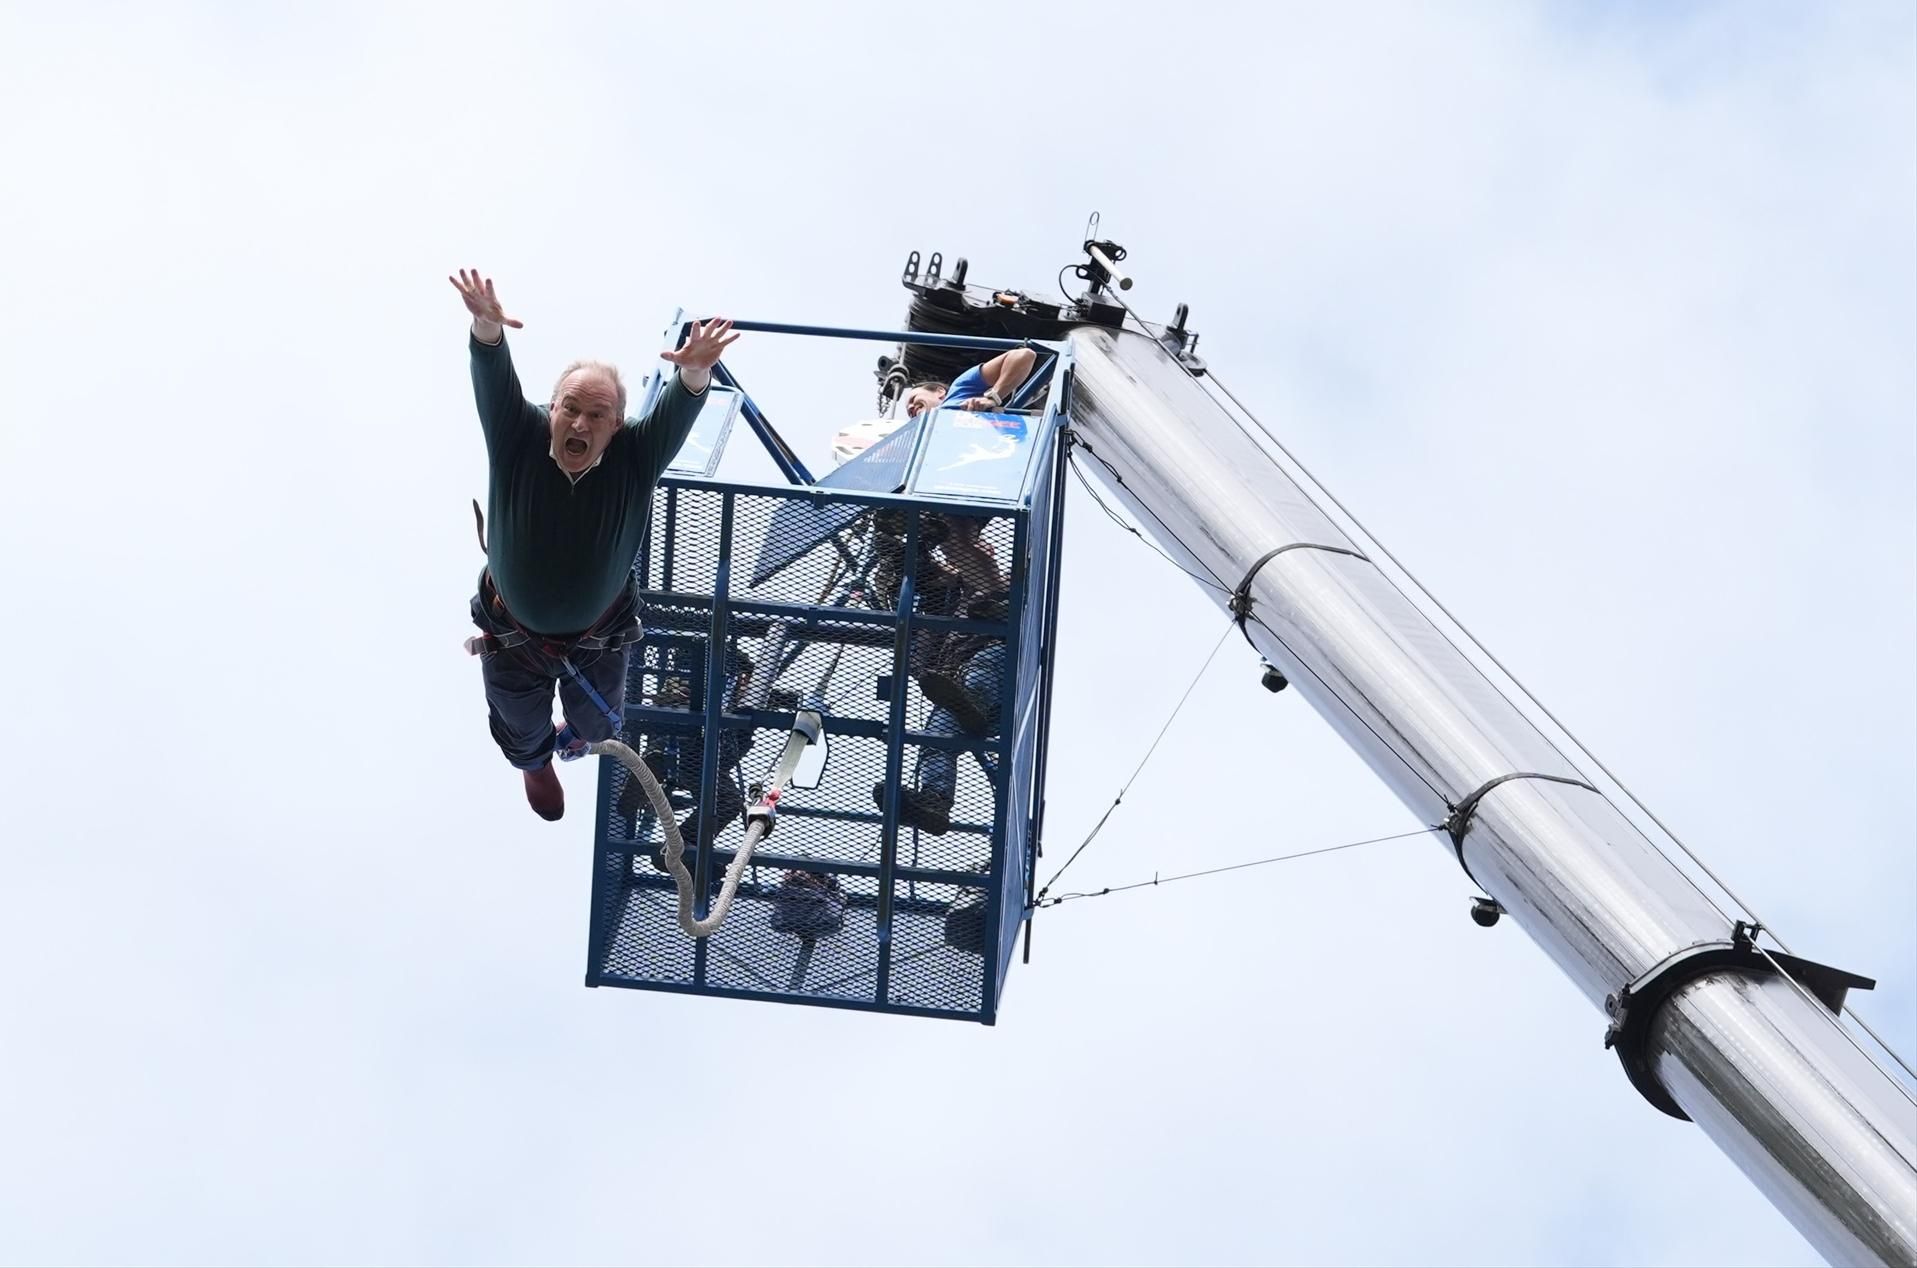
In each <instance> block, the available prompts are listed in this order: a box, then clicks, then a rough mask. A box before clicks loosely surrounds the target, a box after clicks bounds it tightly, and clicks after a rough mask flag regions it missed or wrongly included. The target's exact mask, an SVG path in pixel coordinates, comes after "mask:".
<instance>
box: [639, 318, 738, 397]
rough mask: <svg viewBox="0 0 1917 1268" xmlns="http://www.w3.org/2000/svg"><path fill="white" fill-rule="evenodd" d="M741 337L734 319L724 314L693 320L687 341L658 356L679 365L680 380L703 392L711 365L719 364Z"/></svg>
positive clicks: (709, 375) (708, 380)
mask: <svg viewBox="0 0 1917 1268" xmlns="http://www.w3.org/2000/svg"><path fill="white" fill-rule="evenodd" d="M738 341H739V336H738V333H737V332H735V331H734V330H733V329H732V323H731V322H729V321H727V320H726V319H725V318H723V317H714V318H713V319H712V320H711V321H708V322H704V323H700V322H696V321H695V322H693V323H692V329H691V330H690V331H689V332H687V334H686V341H685V342H684V343H682V344H680V345H679V346H678V347H677V348H673V349H671V350H670V351H667V352H662V353H660V354H659V356H660V358H661V359H662V360H666V361H670V362H672V363H673V364H674V365H676V366H678V367H679V381H680V382H681V383H683V384H685V385H686V387H687V389H688V390H690V391H693V392H703V391H705V390H706V384H707V383H709V382H711V377H712V367H713V366H715V365H717V364H719V358H720V357H722V356H724V355H725V350H726V349H727V348H730V347H731V346H732V345H733V344H735V343H737V342H738Z"/></svg>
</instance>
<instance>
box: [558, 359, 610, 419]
mask: <svg viewBox="0 0 1917 1268" xmlns="http://www.w3.org/2000/svg"><path fill="white" fill-rule="evenodd" d="M575 374H583V375H586V376H587V377H589V378H595V379H600V380H602V381H604V382H605V383H606V384H608V385H609V386H610V387H611V388H612V392H613V397H614V398H615V400H616V401H617V402H618V404H617V406H616V407H615V408H617V409H618V411H619V417H620V418H621V419H624V418H625V416H626V381H625V380H624V379H622V378H620V377H619V367H618V366H616V365H614V364H612V363H611V362H610V361H591V360H582V361H575V362H573V363H572V364H571V365H569V366H567V367H566V368H565V369H564V370H561V371H560V372H559V382H557V383H555V384H553V387H552V399H553V400H554V401H555V402H557V401H558V400H559V398H560V396H561V395H562V394H563V393H564V392H565V390H566V381H567V380H568V379H570V378H572V377H573V376H574V375H575Z"/></svg>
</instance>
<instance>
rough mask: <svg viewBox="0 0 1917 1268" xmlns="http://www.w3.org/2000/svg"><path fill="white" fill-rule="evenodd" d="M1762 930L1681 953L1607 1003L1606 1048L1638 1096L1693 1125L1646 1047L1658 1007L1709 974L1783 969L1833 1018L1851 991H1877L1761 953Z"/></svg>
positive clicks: (1811, 964)
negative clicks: (1614, 1053)
mask: <svg viewBox="0 0 1917 1268" xmlns="http://www.w3.org/2000/svg"><path fill="white" fill-rule="evenodd" d="M1759 932H1760V929H1759V926H1757V925H1754V924H1746V923H1744V922H1743V921H1742V920H1740V921H1737V922H1736V923H1735V924H1733V925H1732V926H1731V940H1730V941H1729V942H1710V943H1705V944H1704V945H1702V946H1696V947H1691V948H1690V949H1688V950H1685V951H1681V952H1679V953H1678V954H1677V955H1674V956H1672V957H1671V958H1670V959H1667V960H1665V961H1664V962H1663V963H1662V964H1659V965H1657V966H1656V967H1654V968H1652V969H1651V970H1650V971H1649V972H1647V973H1645V974H1644V975H1643V976H1642V977H1640V978H1638V980H1637V981H1635V982H1632V983H1631V984H1630V985H1628V986H1625V987H1623V988H1621V989H1619V990H1618V991H1617V993H1616V994H1613V995H1607V996H1605V999H1604V1011H1605V1012H1607V1013H1609V1014H1610V1015H1611V1024H1610V1026H1609V1027H1607V1028H1606V1029H1605V1032H1604V1046H1605V1047H1606V1048H1615V1049H1617V1056H1618V1061H1619V1062H1620V1063H1621V1064H1622V1065H1623V1066H1624V1074H1625V1077H1626V1078H1628V1079H1630V1080H1631V1086H1632V1087H1634V1088H1636V1089H1637V1090H1638V1094H1639V1095H1641V1096H1642V1097H1643V1098H1644V1099H1645V1100H1647V1101H1649V1102H1650V1103H1651V1104H1652V1105H1655V1106H1656V1107H1657V1108H1658V1109H1660V1110H1662V1111H1663V1112H1664V1113H1666V1114H1669V1115H1670V1116H1671V1117H1672V1118H1681V1119H1683V1120H1684V1121H1686V1122H1689V1121H1690V1117H1691V1116H1690V1115H1689V1114H1686V1113H1685V1112H1684V1111H1683V1110H1682V1109H1680V1108H1679V1107H1678V1104H1677V1102H1676V1101H1674V1100H1672V1099H1671V1094H1670V1093H1669V1092H1666V1091H1665V1090H1664V1085H1663V1084H1661V1083H1659V1082H1658V1080H1657V1075H1656V1074H1655V1073H1653V1071H1652V1070H1651V1062H1650V1058H1649V1056H1648V1054H1647V1052H1646V1048H1647V1047H1648V1043H1649V1039H1650V1034H1651V1022H1652V1020H1653V1019H1654V1018H1655V1017H1656V1016H1657V1012H1658V1009H1659V1007H1661V1006H1662V1005H1663V1004H1664V1002H1665V1001H1666V1000H1668V999H1669V998H1670V997H1671V996H1672V995H1673V994H1675V993H1676V992H1677V990H1678V989H1679V988H1680V987H1683V986H1685V985H1687V984H1689V983H1691V982H1694V981H1696V980H1697V979H1698V978H1700V977H1704V976H1706V975H1708V974H1711V973H1743V974H1746V975H1747V976H1750V977H1758V978H1762V977H1769V976H1770V975H1772V974H1774V973H1776V972H1778V971H1779V970H1780V969H1781V970H1782V971H1783V972H1784V973H1785V974H1786V975H1787V976H1789V977H1790V978H1792V979H1793V980H1795V981H1796V982H1798V983H1799V984H1800V985H1802V986H1803V987H1804V988H1805V989H1806V990H1808V991H1809V992H1810V993H1811V994H1812V995H1814V996H1816V998H1817V1001H1818V1002H1819V1003H1821V1004H1822V1005H1824V1007H1826V1008H1828V1009H1830V1010H1831V1012H1833V1013H1841V1012H1843V1010H1844V997H1845V996H1846V995H1847V994H1849V993H1850V992H1851V991H1854V990H1856V991H1868V990H1870V989H1872V988H1873V987H1875V986H1876V985H1877V983H1876V981H1875V980H1874V979H1872V978H1868V977H1860V976H1859V975H1857V974H1855V973H1847V972H1845V971H1844V970H1843V969H1834V968H1831V967H1830V966H1829V965H1827V964H1818V963H1816V962H1815V961H1812V960H1805V959H1801V958H1799V957H1797V956H1794V955H1785V954H1784V953H1783V952H1782V951H1767V950H1759V949H1758V946H1757V935H1758V933H1759Z"/></svg>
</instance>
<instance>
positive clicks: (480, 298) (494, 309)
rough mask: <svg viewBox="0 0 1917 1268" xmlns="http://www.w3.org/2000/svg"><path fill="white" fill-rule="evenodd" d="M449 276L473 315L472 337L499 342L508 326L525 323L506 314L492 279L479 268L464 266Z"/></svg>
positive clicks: (518, 325)
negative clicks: (481, 275) (480, 273)
mask: <svg viewBox="0 0 1917 1268" xmlns="http://www.w3.org/2000/svg"><path fill="white" fill-rule="evenodd" d="M446 280H447V281H449V282H451V283H452V284H453V289H454V290H456V291H458V292H459V297H460V298H461V299H463V300H465V301H466V311H467V312H469V313H471V314H472V315H473V338H475V339H477V340H479V342H481V343H498V342H499V340H500V337H501V336H502V335H504V334H505V333H506V331H505V328H506V327H507V326H511V327H512V328H513V329H514V330H519V329H521V328H523V327H524V326H525V324H526V323H525V322H523V321H520V320H519V319H518V318H516V317H508V316H507V315H506V310H505V309H504V308H501V307H500V306H499V296H498V295H496V294H494V293H493V279H491V278H490V277H487V278H482V277H480V276H479V270H478V269H461V270H459V276H458V277H448V278H447V279H446Z"/></svg>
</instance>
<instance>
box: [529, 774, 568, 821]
mask: <svg viewBox="0 0 1917 1268" xmlns="http://www.w3.org/2000/svg"><path fill="white" fill-rule="evenodd" d="M524 774H525V777H526V804H527V805H529V806H531V807H532V808H533V813H534V814H536V815H538V816H539V817H540V818H541V819H545V820H547V821H549V822H550V821H552V820H554V819H557V818H559V816H561V815H563V814H565V813H566V790H565V789H564V788H563V787H561V786H560V783H559V772H558V771H556V770H554V769H553V768H552V763H551V762H547V763H546V764H545V765H544V766H541V767H540V768H539V769H538V770H529V771H526V772H524Z"/></svg>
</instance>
